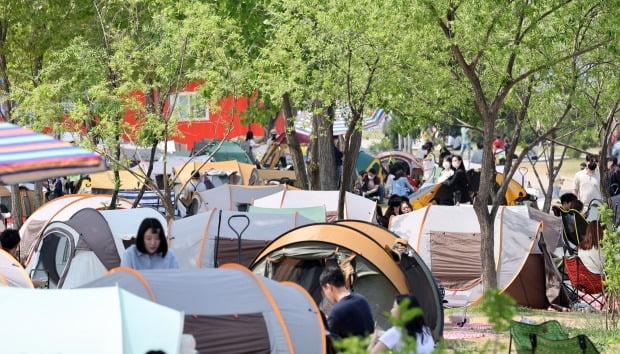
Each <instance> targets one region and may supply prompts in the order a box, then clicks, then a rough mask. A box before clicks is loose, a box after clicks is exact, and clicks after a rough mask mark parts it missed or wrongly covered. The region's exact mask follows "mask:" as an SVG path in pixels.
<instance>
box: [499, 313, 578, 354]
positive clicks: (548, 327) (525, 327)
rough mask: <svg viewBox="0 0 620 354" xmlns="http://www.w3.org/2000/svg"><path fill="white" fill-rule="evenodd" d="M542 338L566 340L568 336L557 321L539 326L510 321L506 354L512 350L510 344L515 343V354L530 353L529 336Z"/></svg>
mask: <svg viewBox="0 0 620 354" xmlns="http://www.w3.org/2000/svg"><path fill="white" fill-rule="evenodd" d="M532 334H534V335H536V336H540V337H544V338H547V339H556V340H560V339H567V338H568V336H567V335H566V333H565V332H564V330H563V329H562V325H560V323H559V322H558V321H555V320H552V321H547V322H543V323H541V324H529V323H525V322H517V321H510V342H509V343H508V353H510V351H511V349H512V342H513V341H514V343H515V350H516V351H517V353H531V352H532V344H531V341H530V336H531V335H532Z"/></svg>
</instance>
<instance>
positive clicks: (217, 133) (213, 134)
mask: <svg viewBox="0 0 620 354" xmlns="http://www.w3.org/2000/svg"><path fill="white" fill-rule="evenodd" d="M199 86H200V83H198V82H192V83H189V84H188V85H186V86H185V87H184V88H183V90H182V91H183V92H194V91H196V90H197V89H198V87H199ZM133 96H134V97H135V98H136V99H137V100H138V101H139V102H141V103H142V104H145V98H144V94H143V93H142V92H136V93H135V94H134V95H133ZM247 107H248V98H247V97H240V98H237V99H235V98H233V97H225V98H223V99H222V100H220V102H219V105H218V107H217V109H213V108H211V112H210V114H209V120H194V121H191V122H178V123H177V126H178V129H179V131H180V134H179V136H176V137H174V138H173V140H174V141H175V142H177V143H181V144H184V145H186V146H187V149H188V150H191V149H192V147H193V146H194V143H195V142H197V141H201V140H203V139H218V140H219V139H224V138H226V139H228V140H230V139H233V138H237V137H239V136H241V137H243V139H245V135H246V133H247V132H248V129H250V128H251V129H252V132H253V133H254V136H255V137H262V136H263V135H264V134H265V132H264V130H263V127H262V125H260V124H257V123H253V124H250V125H248V124H242V122H241V117H240V115H241V113H242V112H245V111H246V110H247ZM164 109H167V103H166V105H165V106H164ZM125 119H126V121H127V122H128V123H130V124H131V125H132V126H135V125H137V122H136V117H135V113H134V112H133V111H131V110H127V111H126V112H125Z"/></svg>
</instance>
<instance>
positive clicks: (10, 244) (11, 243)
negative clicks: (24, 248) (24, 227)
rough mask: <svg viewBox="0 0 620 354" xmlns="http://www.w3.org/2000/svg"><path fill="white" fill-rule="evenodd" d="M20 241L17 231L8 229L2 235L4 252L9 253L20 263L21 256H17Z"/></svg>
mask: <svg viewBox="0 0 620 354" xmlns="http://www.w3.org/2000/svg"><path fill="white" fill-rule="evenodd" d="M20 241H21V237H20V236H19V231H17V230H15V229H6V230H4V231H2V233H1V234H0V245H1V246H2V250H4V251H6V252H7V253H9V254H10V255H11V256H13V257H14V258H15V259H16V260H18V261H19V258H18V257H19V255H18V254H17V250H18V249H19V242H20Z"/></svg>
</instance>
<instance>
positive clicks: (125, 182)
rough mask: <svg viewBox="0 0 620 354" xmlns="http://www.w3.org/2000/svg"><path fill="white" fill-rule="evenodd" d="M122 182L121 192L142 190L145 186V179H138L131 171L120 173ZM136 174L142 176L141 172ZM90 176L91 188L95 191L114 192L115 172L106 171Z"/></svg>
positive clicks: (121, 171)
mask: <svg viewBox="0 0 620 354" xmlns="http://www.w3.org/2000/svg"><path fill="white" fill-rule="evenodd" d="M118 173H119V176H120V180H121V187H120V189H121V190H124V189H140V188H142V185H143V184H144V179H143V178H138V177H136V176H135V175H134V174H132V173H131V172H129V171H125V170H120V171H118ZM134 173H135V174H138V175H141V172H140V171H135V172H134ZM89 176H90V181H91V185H90V186H91V188H92V189H93V190H96V189H98V190H103V191H113V190H114V189H115V187H114V171H105V172H99V173H93V174H91V175H89Z"/></svg>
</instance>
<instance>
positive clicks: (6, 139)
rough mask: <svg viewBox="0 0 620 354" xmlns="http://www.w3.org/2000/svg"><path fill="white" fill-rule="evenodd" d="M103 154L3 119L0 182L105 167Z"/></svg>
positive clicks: (28, 179) (43, 177)
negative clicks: (5, 121)
mask: <svg viewBox="0 0 620 354" xmlns="http://www.w3.org/2000/svg"><path fill="white" fill-rule="evenodd" d="M105 169H106V168H105V165H104V164H103V161H102V159H101V156H100V155H98V154H96V153H94V152H92V151H89V150H85V149H81V148H78V147H75V146H73V145H71V144H70V143H67V142H64V141H60V140H57V139H54V138H52V137H51V136H48V135H45V134H41V133H37V132H34V131H32V130H30V129H26V128H22V127H19V126H17V125H14V124H10V123H4V122H0V182H2V183H6V184H15V183H20V182H29V181H38V180H43V179H47V178H52V177H60V176H67V175H73V174H78V173H91V172H98V171H103V170H105Z"/></svg>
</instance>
